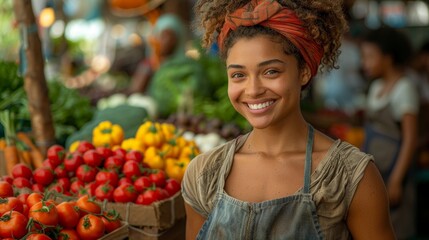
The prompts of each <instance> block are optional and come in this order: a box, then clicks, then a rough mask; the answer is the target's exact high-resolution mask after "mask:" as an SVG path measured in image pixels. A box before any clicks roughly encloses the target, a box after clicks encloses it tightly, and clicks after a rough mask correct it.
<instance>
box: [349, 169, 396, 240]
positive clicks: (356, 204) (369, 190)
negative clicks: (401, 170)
mask: <svg viewBox="0 0 429 240" xmlns="http://www.w3.org/2000/svg"><path fill="white" fill-rule="evenodd" d="M347 225H348V227H349V229H350V232H351V233H352V236H353V239H355V240H360V239H364V240H372V239H374V240H393V239H396V238H395V234H394V231H393V228H392V224H391V221H390V215H389V203H388V198H387V192H386V188H385V186H384V184H383V179H382V178H381V175H380V173H379V171H378V169H377V167H376V166H375V164H374V163H373V162H370V163H369V164H368V166H367V167H366V169H365V173H364V176H363V177H362V179H361V181H360V182H359V185H358V187H357V189H356V193H355V195H354V197H353V200H352V202H351V205H350V209H349V212H348V217H347Z"/></svg>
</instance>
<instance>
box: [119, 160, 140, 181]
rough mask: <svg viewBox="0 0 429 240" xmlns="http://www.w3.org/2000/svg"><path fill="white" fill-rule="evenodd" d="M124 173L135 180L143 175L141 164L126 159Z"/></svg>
mask: <svg viewBox="0 0 429 240" xmlns="http://www.w3.org/2000/svg"><path fill="white" fill-rule="evenodd" d="M122 173H123V174H124V175H125V176H126V177H127V178H129V179H131V180H134V179H135V178H138V177H140V176H141V175H142V172H141V170H140V165H139V163H137V162H136V161H126V162H125V164H124V168H123V169H122Z"/></svg>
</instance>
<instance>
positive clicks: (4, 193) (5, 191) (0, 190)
mask: <svg viewBox="0 0 429 240" xmlns="http://www.w3.org/2000/svg"><path fill="white" fill-rule="evenodd" d="M12 182H13V180H12ZM12 196H13V187H12V185H11V184H10V183H8V182H5V181H0V197H2V198H5V197H12Z"/></svg>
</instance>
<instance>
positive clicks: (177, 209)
mask: <svg viewBox="0 0 429 240" xmlns="http://www.w3.org/2000/svg"><path fill="white" fill-rule="evenodd" d="M101 205H102V206H103V209H107V210H110V209H115V210H116V211H117V212H118V213H119V214H120V216H121V217H122V219H123V220H124V221H126V222H128V224H129V225H131V226H136V227H155V228H157V229H168V228H171V227H172V226H173V225H175V223H176V221H178V220H180V219H183V218H184V217H185V205H184V201H183V197H182V194H181V192H180V191H179V192H178V193H176V194H175V195H174V196H173V197H171V198H169V199H165V200H163V201H159V202H155V203H153V204H152V205H149V206H145V205H139V204H135V203H126V204H125V203H113V202H103V203H101Z"/></svg>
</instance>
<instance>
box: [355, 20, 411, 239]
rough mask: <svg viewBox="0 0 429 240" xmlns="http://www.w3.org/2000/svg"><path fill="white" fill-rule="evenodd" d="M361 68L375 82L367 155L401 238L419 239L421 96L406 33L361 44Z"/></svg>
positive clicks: (389, 31)
mask: <svg viewBox="0 0 429 240" xmlns="http://www.w3.org/2000/svg"><path fill="white" fill-rule="evenodd" d="M361 51H362V66H363V70H364V72H365V75H366V76H367V77H368V78H370V79H371V80H372V82H371V84H370V87H369V92H368V96H367V103H366V111H365V123H366V124H365V142H364V147H363V151H364V152H367V153H369V154H372V155H373V156H374V159H375V163H376V165H377V167H378V168H379V170H380V172H381V174H382V176H383V179H384V181H385V184H386V187H387V190H388V194H389V199H390V214H391V218H392V223H393V226H394V229H395V231H396V234H397V237H398V239H410V238H412V237H413V236H414V235H415V229H414V227H415V226H414V225H415V217H414V216H415V189H414V183H413V180H412V174H411V166H412V165H413V159H414V155H415V150H416V145H417V129H418V111H419V95H418V91H417V89H416V87H415V85H414V84H413V82H412V81H411V80H410V78H409V76H407V74H406V73H407V69H408V66H407V65H406V64H407V62H408V60H409V59H410V57H411V54H412V45H411V43H410V40H409V39H408V38H407V36H406V35H405V34H403V33H402V32H400V31H398V30H396V29H393V28H388V27H382V28H379V29H376V30H372V31H370V32H368V34H367V35H366V36H365V37H364V39H363V41H362V44H361Z"/></svg>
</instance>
